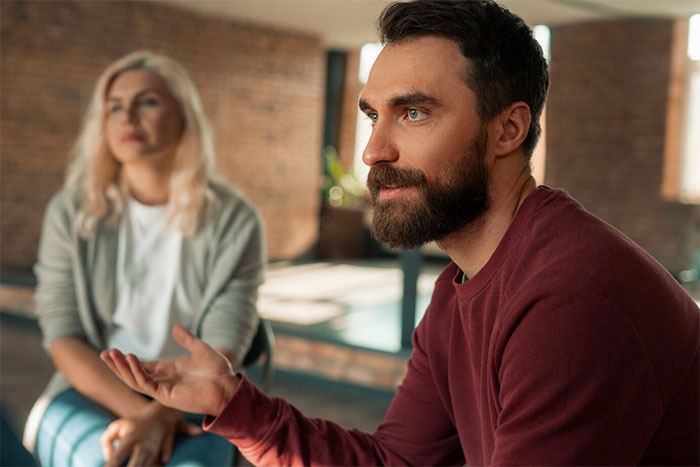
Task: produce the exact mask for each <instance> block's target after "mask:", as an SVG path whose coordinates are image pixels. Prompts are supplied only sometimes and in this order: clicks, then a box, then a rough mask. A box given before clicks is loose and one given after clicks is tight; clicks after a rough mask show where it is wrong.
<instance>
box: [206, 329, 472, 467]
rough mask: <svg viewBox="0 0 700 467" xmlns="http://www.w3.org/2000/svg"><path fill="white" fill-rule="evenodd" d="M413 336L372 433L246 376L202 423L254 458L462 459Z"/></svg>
mask: <svg viewBox="0 0 700 467" xmlns="http://www.w3.org/2000/svg"><path fill="white" fill-rule="evenodd" d="M414 343H415V344H416V347H415V348H414V352H413V355H412V357H411V361H410V362H409V368H408V373H407V375H406V378H405V379H404V381H403V382H402V383H401V387H400V388H399V391H398V393H397V395H396V397H395V398H394V400H393V402H392V404H391V407H390V408H389V411H388V414H387V417H386V419H385V421H384V422H383V423H382V424H381V425H380V426H379V428H378V429H377V431H376V432H375V433H374V434H368V433H363V432H361V431H359V430H355V429H353V430H346V429H344V428H342V427H340V426H338V425H337V424H335V423H333V422H330V421H326V420H322V419H318V418H308V417H305V416H304V415H303V414H302V413H301V412H299V410H297V409H296V408H295V407H293V406H292V405H290V404H289V403H287V402H285V401H284V400H282V399H279V398H273V397H269V396H267V395H265V394H264V393H262V392H261V391H260V390H258V389H257V388H256V387H255V386H254V385H253V384H251V383H250V382H249V380H247V379H246V378H245V377H243V379H242V381H241V383H240V385H239V387H238V388H237V391H236V393H235V394H234V395H233V397H232V398H231V400H230V401H229V403H228V405H227V407H226V408H225V409H224V410H223V412H222V413H221V414H219V416H218V417H216V418H213V417H207V418H206V419H205V420H204V428H205V429H206V430H208V431H212V432H214V433H217V434H219V435H221V436H223V437H225V438H226V439H228V440H229V441H230V442H231V443H233V444H235V445H236V446H237V447H238V448H239V450H240V451H241V453H242V454H243V455H244V456H245V457H246V458H247V459H248V460H249V461H250V462H252V463H253V464H254V465H261V466H266V465H363V466H364V465H446V464H463V463H464V457H463V454H462V451H461V448H460V444H459V439H458V437H457V434H456V431H455V428H454V426H453V425H452V423H451V421H450V419H449V417H447V416H446V414H445V411H444V408H443V407H442V405H441V403H440V401H439V398H438V396H437V393H436V392H435V391H434V390H433V384H432V381H431V377H430V375H428V374H426V373H425V371H426V370H427V368H428V366H427V364H426V361H425V359H424V357H425V356H424V354H423V352H422V350H421V349H420V342H419V339H418V338H417V337H416V336H415V335H414Z"/></svg>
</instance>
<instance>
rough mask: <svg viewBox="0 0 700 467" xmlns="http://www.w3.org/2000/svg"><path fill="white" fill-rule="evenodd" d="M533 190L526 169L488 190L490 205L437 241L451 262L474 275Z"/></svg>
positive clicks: (534, 187)
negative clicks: (515, 176) (506, 182)
mask: <svg viewBox="0 0 700 467" xmlns="http://www.w3.org/2000/svg"><path fill="white" fill-rule="evenodd" d="M536 189H537V183H536V182H535V179H534V178H533V177H532V175H530V171H529V169H525V170H523V172H521V173H520V175H519V176H518V178H517V180H516V181H515V182H514V183H512V184H510V185H509V186H506V187H505V189H503V190H498V189H494V191H493V192H492V193H491V198H492V199H491V206H490V207H489V210H488V211H487V212H486V213H485V214H484V215H483V216H481V218H479V219H478V220H476V221H474V222H472V223H470V224H468V225H466V226H464V227H463V228H462V229H460V230H458V231H457V232H454V233H453V234H450V235H448V236H447V237H445V238H443V239H442V240H439V241H438V242H437V244H438V246H439V247H440V248H441V249H442V250H443V251H445V253H447V254H448V255H449V256H450V258H451V259H452V261H454V262H455V264H457V266H459V268H460V269H461V270H462V271H463V272H464V273H465V274H466V276H467V277H470V278H471V277H474V276H475V275H476V273H478V272H479V271H480V270H481V268H483V267H484V266H485V265H486V263H487V262H488V260H489V259H490V258H491V255H493V252H494V251H496V248H497V247H498V244H499V243H500V242H501V239H502V238H503V236H504V235H505V233H506V231H507V230H508V228H509V227H510V225H511V223H512V222H513V219H514V218H515V214H516V213H517V212H518V209H519V208H520V205H521V204H522V203H523V201H525V198H527V197H528V196H529V195H530V194H532V193H533V192H534V191H535V190H536Z"/></svg>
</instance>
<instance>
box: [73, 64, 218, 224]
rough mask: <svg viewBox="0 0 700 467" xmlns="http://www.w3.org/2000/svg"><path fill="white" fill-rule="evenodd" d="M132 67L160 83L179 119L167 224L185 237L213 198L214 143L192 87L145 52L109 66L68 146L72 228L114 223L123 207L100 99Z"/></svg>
mask: <svg viewBox="0 0 700 467" xmlns="http://www.w3.org/2000/svg"><path fill="white" fill-rule="evenodd" d="M135 69H145V70H148V71H150V72H152V73H154V74H156V75H158V76H159V77H160V78H162V79H163V80H164V81H165V83H166V84H167V85H168V89H169V90H170V92H171V94H172V95H173V97H174V98H175V101H177V103H178V108H179V110H180V116H181V118H182V121H183V123H184V126H183V131H182V135H181V137H180V141H179V143H178V146H177V148H176V150H175V160H174V167H173V173H172V175H171V177H170V188H169V191H170V192H169V197H168V213H169V219H170V224H171V225H172V226H174V227H175V228H176V229H178V230H179V231H180V232H182V233H183V235H185V236H190V235H193V234H194V233H195V232H196V231H197V229H198V227H199V224H200V221H201V220H202V219H203V216H204V210H205V209H206V203H207V201H208V200H214V199H215V196H214V193H213V191H212V190H211V189H210V188H209V186H208V183H209V181H210V180H213V179H214V178H218V177H215V174H214V142H213V136H212V132H211V128H210V126H209V123H208V121H207V119H206V117H205V115H204V111H203V109H202V104H201V101H200V99H199V93H198V92H197V88H196V87H195V85H194V83H193V82H192V80H191V79H190V77H189V76H188V75H187V72H186V71H185V69H184V68H183V67H182V66H181V65H180V64H179V63H177V62H176V61H175V60H173V59H171V58H169V57H166V56H164V55H158V54H154V53H152V52H148V51H136V52H132V53H130V54H128V55H125V56H124V57H122V58H120V59H118V60H117V61H115V62H114V63H112V64H111V65H110V66H108V67H107V69H106V70H105V71H104V72H103V73H102V75H100V77H99V78H98V80H97V84H96V85H95V89H94V91H93V93H92V97H91V99H90V103H89V104H88V108H87V112H86V114H85V118H84V120H83V123H82V127H81V129H80V133H79V135H78V138H77V140H76V142H75V144H74V145H73V148H72V150H71V158H72V161H71V163H70V165H69V166H68V169H67V171H66V181H65V186H66V187H69V188H74V189H77V190H78V191H79V193H80V195H81V197H82V199H83V202H82V203H81V206H80V211H79V212H78V215H77V226H76V228H77V231H78V233H79V235H81V236H82V237H89V236H91V235H92V234H93V232H94V231H95V226H96V225H97V223H98V222H99V221H100V220H101V219H103V218H104V219H106V220H107V222H110V223H115V222H116V220H117V219H118V218H119V216H120V214H121V213H122V211H123V209H124V200H125V198H126V186H125V184H124V181H123V180H122V179H121V176H120V172H121V165H120V163H119V162H118V161H117V160H116V159H115V158H114V156H113V155H112V153H111V151H110V150H109V147H108V145H107V140H106V137H105V131H104V122H105V115H106V105H105V101H106V98H107V93H108V92H109V89H110V87H111V85H112V83H113V82H114V80H115V79H116V78H117V76H119V75H120V74H121V73H124V72H126V71H130V70H135Z"/></svg>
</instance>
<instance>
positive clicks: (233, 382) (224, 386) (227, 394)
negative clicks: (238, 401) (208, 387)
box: [211, 373, 241, 417]
mask: <svg viewBox="0 0 700 467" xmlns="http://www.w3.org/2000/svg"><path fill="white" fill-rule="evenodd" d="M240 382H241V378H239V377H238V375H236V374H235V373H231V374H227V375H225V376H223V377H222V379H221V401H220V402H219V407H218V408H217V409H216V413H213V414H211V415H213V416H215V417H217V416H218V415H219V414H220V413H221V412H223V411H224V409H225V408H226V406H227V405H228V403H229V401H230V400H231V398H232V397H233V394H234V393H235V392H236V389H238V385H239V384H240Z"/></svg>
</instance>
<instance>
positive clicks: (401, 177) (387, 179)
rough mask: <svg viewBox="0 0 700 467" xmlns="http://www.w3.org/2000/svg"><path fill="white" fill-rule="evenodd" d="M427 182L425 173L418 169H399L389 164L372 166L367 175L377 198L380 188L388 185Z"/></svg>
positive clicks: (373, 194)
mask: <svg viewBox="0 0 700 467" xmlns="http://www.w3.org/2000/svg"><path fill="white" fill-rule="evenodd" d="M426 184H427V180H426V178H425V174H424V173H423V172H422V171H420V170H417V169H397V168H395V167H391V166H389V165H379V166H376V167H372V168H371V169H370V170H369V175H368V176H367V188H369V191H370V193H371V195H372V199H375V198H376V197H377V196H378V195H379V190H380V189H382V188H385V187H388V186H391V187H406V186H418V187H420V186H424V185H426Z"/></svg>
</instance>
